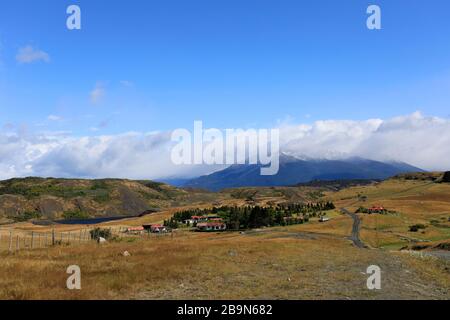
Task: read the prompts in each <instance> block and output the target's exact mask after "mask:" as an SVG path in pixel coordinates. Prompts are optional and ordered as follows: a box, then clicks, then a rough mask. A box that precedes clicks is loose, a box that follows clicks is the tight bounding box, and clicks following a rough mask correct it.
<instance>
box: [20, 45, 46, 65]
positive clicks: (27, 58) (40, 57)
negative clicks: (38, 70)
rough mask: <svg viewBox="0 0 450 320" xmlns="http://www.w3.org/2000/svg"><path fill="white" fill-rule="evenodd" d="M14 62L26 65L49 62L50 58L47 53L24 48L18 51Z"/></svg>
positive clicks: (27, 47)
mask: <svg viewBox="0 0 450 320" xmlns="http://www.w3.org/2000/svg"><path fill="white" fill-rule="evenodd" d="M16 61H17V62H18V63H21V64H28V63H33V62H37V61H43V62H50V56H49V55H48V53H47V52H45V51H42V50H39V49H37V48H33V47H32V46H26V47H22V48H20V49H19V52H18V53H17V55H16Z"/></svg>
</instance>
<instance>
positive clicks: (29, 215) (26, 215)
mask: <svg viewBox="0 0 450 320" xmlns="http://www.w3.org/2000/svg"><path fill="white" fill-rule="evenodd" d="M41 217H42V214H41V213H40V212H37V211H25V212H22V213H20V214H19V215H17V216H14V217H12V219H13V220H14V221H16V222H25V221H28V220H31V219H39V218H41Z"/></svg>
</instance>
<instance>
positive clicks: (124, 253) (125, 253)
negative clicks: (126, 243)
mask: <svg viewBox="0 0 450 320" xmlns="http://www.w3.org/2000/svg"><path fill="white" fill-rule="evenodd" d="M122 255H123V256H124V257H129V256H131V254H130V253H129V252H128V251H124V252H123V253H122Z"/></svg>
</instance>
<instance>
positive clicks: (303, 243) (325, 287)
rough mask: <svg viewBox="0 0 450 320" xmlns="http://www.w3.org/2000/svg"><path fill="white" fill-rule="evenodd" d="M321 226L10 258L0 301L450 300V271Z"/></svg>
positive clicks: (2, 268)
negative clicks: (377, 280)
mask: <svg viewBox="0 0 450 320" xmlns="http://www.w3.org/2000/svg"><path fill="white" fill-rule="evenodd" d="M342 227H343V229H346V228H348V226H346V224H345V223H343V224H342ZM314 229H315V226H314V223H311V225H310V226H307V225H304V226H292V227H283V228H281V227H280V228H272V229H262V230H254V231H252V232H249V233H245V234H241V233H237V232H236V233H221V234H215V233H213V234H209V233H208V234H198V233H184V232H183V233H178V234H176V235H175V236H174V237H173V238H171V237H161V238H151V239H145V238H142V239H135V238H129V239H128V238H123V239H121V240H120V241H118V242H111V243H108V244H105V245H93V244H89V245H78V246H70V247H52V248H49V249H42V250H30V251H21V252H19V253H17V254H13V255H9V254H6V253H3V254H2V255H1V259H2V264H1V265H0V273H1V275H2V276H1V277H0V298H1V299H357V298H358V299H419V298H430V299H449V298H450V296H449V288H450V282H449V277H448V268H449V266H448V265H446V264H445V263H444V262H443V261H440V260H437V259H435V258H432V257H430V258H423V257H415V256H412V255H409V254H401V253H395V254H393V253H390V252H386V251H379V250H360V249H357V248H355V247H353V246H352V244H351V243H350V242H349V241H348V240H346V239H345V238H343V237H341V236H339V235H333V234H327V232H324V233H322V232H321V233H315V232H313V231H311V230H314ZM343 231H344V230H343ZM124 251H128V252H129V253H130V254H131V256H123V252H124ZM73 264H75V265H78V266H80V268H81V272H82V290H79V291H78V290H75V291H70V290H68V289H66V279H67V277H68V275H67V274H66V268H67V267H68V266H69V265H73ZM372 264H377V265H379V266H380V267H381V269H382V279H383V282H382V283H383V287H382V290H379V291H370V290H368V289H367V288H366V279H367V277H368V276H367V275H366V274H364V273H365V271H366V268H367V267H368V266H369V265H372ZM445 268H447V270H446V269H445Z"/></svg>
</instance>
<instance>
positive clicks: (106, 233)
mask: <svg viewBox="0 0 450 320" xmlns="http://www.w3.org/2000/svg"><path fill="white" fill-rule="evenodd" d="M89 233H90V234H91V239H93V240H98V239H100V238H104V239H106V240H108V239H111V237H112V234H111V230H110V229H101V228H95V229H94V230H91V231H89Z"/></svg>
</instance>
